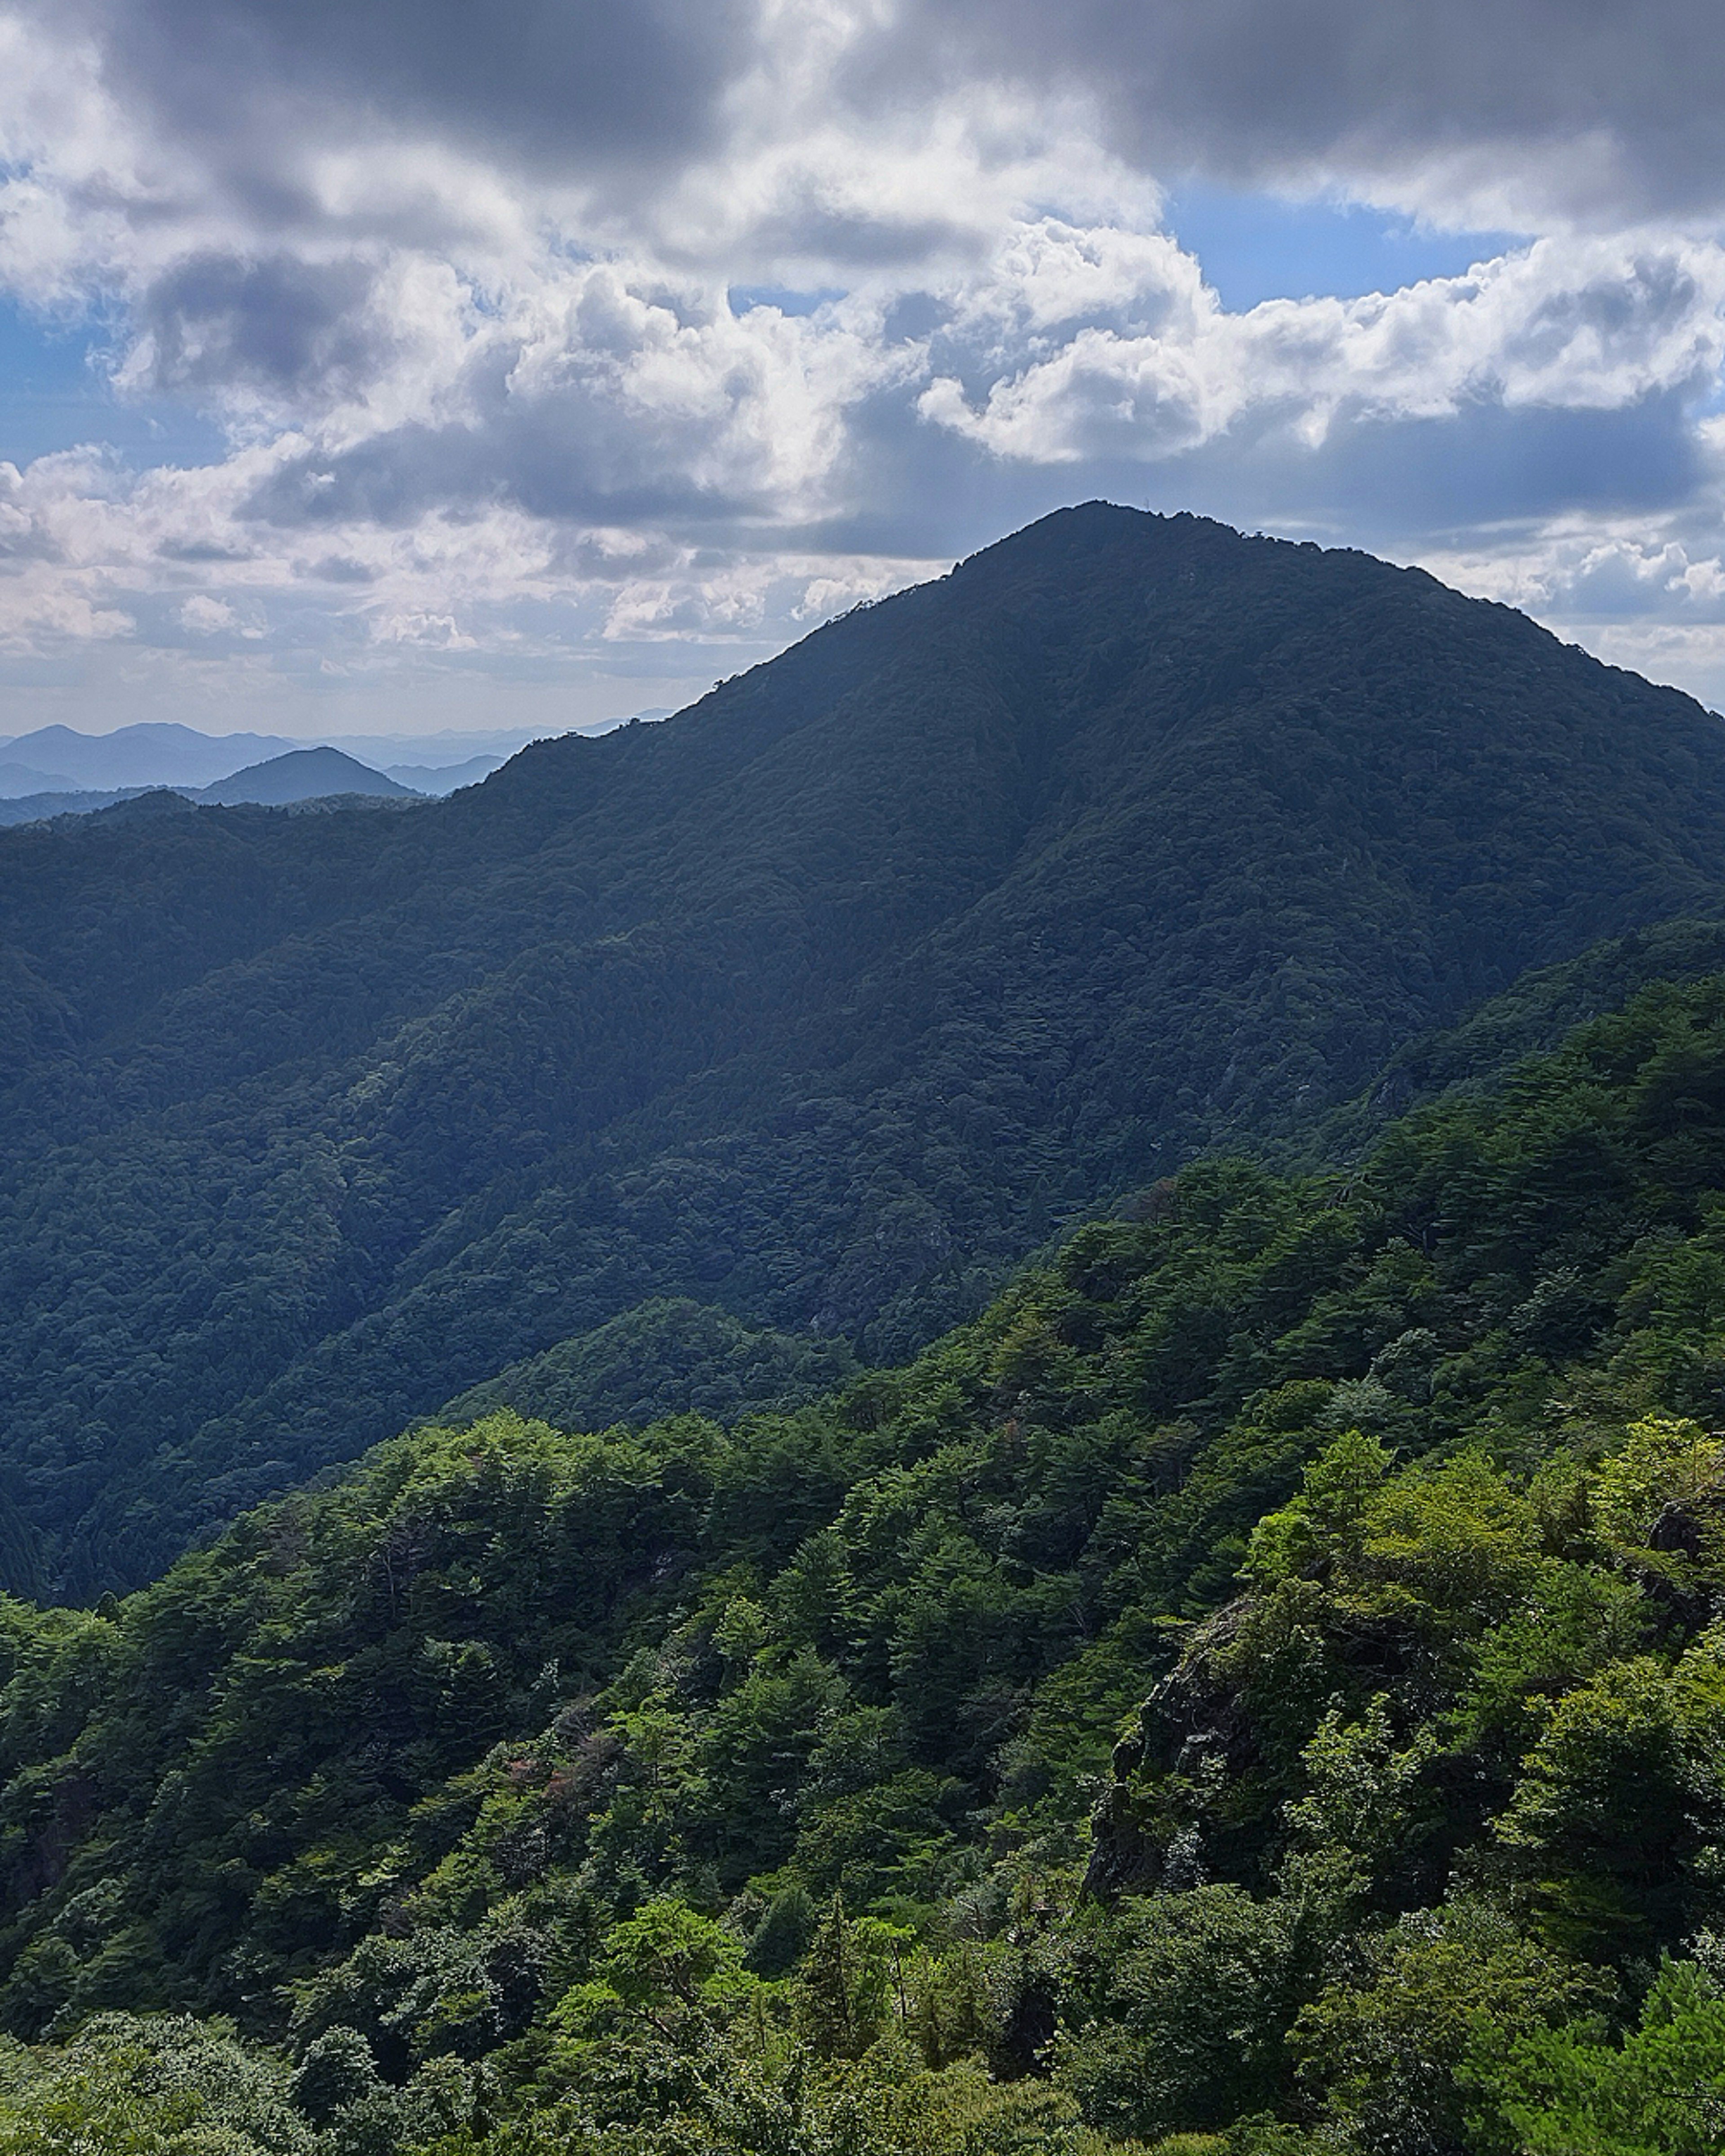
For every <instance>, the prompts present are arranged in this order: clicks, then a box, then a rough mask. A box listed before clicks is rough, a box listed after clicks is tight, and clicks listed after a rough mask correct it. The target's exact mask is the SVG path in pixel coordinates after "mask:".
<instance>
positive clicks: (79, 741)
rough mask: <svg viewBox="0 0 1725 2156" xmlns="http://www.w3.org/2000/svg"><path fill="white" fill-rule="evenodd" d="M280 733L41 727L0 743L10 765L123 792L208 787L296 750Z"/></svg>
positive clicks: (159, 724) (149, 725) (153, 726)
mask: <svg viewBox="0 0 1725 2156" xmlns="http://www.w3.org/2000/svg"><path fill="white" fill-rule="evenodd" d="M297 746H298V744H297V742H290V741H283V740H281V739H280V737H278V736H276V735H275V734H252V733H238V734H219V735H215V734H202V733H198V731H196V730H195V729H194V728H193V727H191V726H176V725H173V724H172V723H167V722H163V721H157V720H150V721H146V722H144V723H142V724H141V725H138V726H121V727H120V728H118V729H117V730H116V731H115V732H113V733H110V734H80V733H74V731H73V730H72V729H71V727H70V726H41V727H39V728H38V729H37V730H36V731H35V732H33V733H28V734H19V735H18V736H17V737H16V738H15V739H13V740H11V741H3V742H0V750H3V751H4V752H5V754H6V757H7V759H8V762H18V763H23V764H27V765H29V766H32V767H38V768H40V769H41V770H44V771H47V772H52V773H63V774H64V778H61V780H60V781H59V783H61V784H62V785H69V786H75V787H95V788H101V789H104V790H106V791H110V792H111V791H118V790H119V789H120V788H124V787H130V786H208V785H210V784H212V783H213V782H214V781H215V780H217V779H218V778H227V777H228V775H229V774H230V773H233V772H236V771H239V769H241V768H242V767H244V765H247V764H251V763H257V762H261V761H262V760H263V759H264V757H273V756H277V755H280V753H281V752H283V751H284V750H285V749H291V748H295V747H297Z"/></svg>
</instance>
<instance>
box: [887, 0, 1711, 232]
mask: <svg viewBox="0 0 1725 2156" xmlns="http://www.w3.org/2000/svg"><path fill="white" fill-rule="evenodd" d="M852 69H853V74H854V77H855V89H854V93H853V94H854V95H856V96H857V97H858V98H859V100H860V101H861V102H864V103H865V104H866V103H868V102H871V101H873V100H876V99H879V98H880V97H882V96H891V95H894V94H896V95H906V94H909V89H910V85H913V84H915V83H917V82H919V81H923V80H927V79H928V78H929V77H931V76H942V77H950V76H951V75H952V74H954V73H957V74H963V75H965V76H969V77H995V78H1002V79H1005V80H1015V81H1024V82H1032V83H1043V84H1046V83H1054V84H1057V85H1064V86H1065V87H1067V88H1069V89H1070V90H1076V91H1081V92H1082V93H1083V94H1085V95H1088V96H1090V97H1091V98H1093V99H1094V100H1095V101H1096V106H1097V109H1098V110H1099V112H1100V113H1101V115H1103V116H1104V121H1105V124H1106V127H1107V129H1108V132H1109V135H1110V137H1111V140H1112V141H1114V143H1115V144H1116V145H1117V146H1118V147H1119V148H1121V149H1122V151H1124V152H1125V154H1127V155H1128V156H1129V157H1132V158H1133V159H1134V160H1135V161H1137V162H1142V163H1146V164H1148V165H1150V166H1151V167H1155V168H1158V169H1163V170H1180V169H1196V170H1199V171H1203V172H1208V173H1209V175H1211V176H1212V177H1219V178H1224V179H1230V180H1233V181H1235V182H1242V183H1247V184H1266V183H1268V184H1272V185H1282V186H1293V187H1323V186H1327V185H1334V184H1336V183H1337V182H1341V183H1342V184H1343V185H1346V186H1348V187H1351V188H1354V189H1364V190H1366V191H1368V192H1370V193H1373V194H1374V195H1375V196H1376V197H1378V198H1381V199H1390V200H1396V201H1401V202H1407V203H1412V204H1413V205H1414V206H1416V207H1419V208H1425V209H1428V210H1432V211H1436V212H1439V213H1445V214H1448V215H1450V216H1452V217H1455V218H1456V219H1457V220H1458V221H1461V222H1471V223H1476V224H1485V225H1499V226H1502V225H1505V224H1507V225H1509V226H1512V227H1514V226H1517V225H1518V224H1522V223H1523V222H1524V221H1525V222H1527V223H1531V224H1533V225H1535V226H1538V225H1539V224H1542V223H1545V222H1547V221H1548V220H1550V219H1553V218H1561V219H1572V218H1573V219H1575V220H1579V221H1580V222H1582V223H1589V224H1594V225H1599V224H1604V225H1606V226H1612V225H1616V226H1621V225H1623V224H1625V223H1640V222H1641V221H1642V220H1644V219H1645V218H1651V217H1659V216H1676V217H1692V216H1701V217H1703V218H1713V217H1716V216H1717V214H1718V213H1719V212H1720V210H1721V208H1725V35H1722V28H1721V23H1720V19H1719V16H1718V13H1717V9H1716V8H1713V7H1712V6H1711V5H1709V4H1707V0H1643V4H1641V5H1639V6H1636V7H1635V8H1622V7H1609V6H1601V5H1597V4H1578V0H1508V4H1504V0H1443V4H1442V5H1433V4H1432V0H1066V4H1063V5H1062V6H1060V7H1059V8H1050V7H1047V6H1045V5H1044V4H1043V0H913V4H910V5H907V6H906V7H905V8H903V9H902V10H901V12H900V13H899V14H898V16H897V18H896V22H895V23H894V24H893V26H892V28H891V32H890V33H888V34H887V35H886V36H885V37H883V38H880V40H878V41H877V42H875V43H874V44H870V45H869V46H868V47H866V48H865V49H861V50H860V51H859V52H858V53H857V54H855V57H854V59H853V61H852Z"/></svg>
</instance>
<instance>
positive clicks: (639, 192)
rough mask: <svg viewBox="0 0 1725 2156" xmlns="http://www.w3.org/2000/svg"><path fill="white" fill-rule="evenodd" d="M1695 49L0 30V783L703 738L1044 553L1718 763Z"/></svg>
mask: <svg viewBox="0 0 1725 2156" xmlns="http://www.w3.org/2000/svg"><path fill="white" fill-rule="evenodd" d="M1722 367H1725V16H1722V15H1721V14H1720V13H1719V11H1718V9H1717V7H1716V6H1714V5H1713V4H1712V0H1707V4H1702V0H1642V4H1640V5H1639V6H1638V7H1636V8H1634V9H1630V8H1625V7H1624V6H1623V5H1622V4H1621V0H1491V4H1490V5H1486V4H1485V0H1062V4H1061V5H1060V6H1059V7H1057V8H1056V7H1050V6H1049V5H1048V4H1047V0H488V3H487V5H486V6H485V7H484V8H478V7H475V6H474V5H472V4H471V0H0V736H8V735H17V734H20V733H23V732H25V731H29V730H30V729H32V728H33V727H35V726H43V725H47V724H51V723H54V722H62V723H65V724H69V725H72V726H78V727H80V728H82V729H84V730H86V731H105V730H106V729H108V728H110V727H113V726H120V725H122V724H126V723H129V722H131V721H136V720H140V719H164V718H172V719H177V720H180V721H184V722H186V723H188V724H191V725H193V726H200V727H203V729H205V730H206V731H228V730H230V729H234V728H239V727H249V728H253V729H256V730H259V731H273V732H277V733H283V734H286V735H289V736H291V737H296V738H316V737H321V736H324V735H328V734H341V735H350V736H351V735H355V734H359V733H367V734H390V733H403V734H407V733H411V734H414V735H424V734H426V733H429V732H432V731H436V730H439V729H440V728H453V729H462V730H469V731H471V730H475V729H480V730H483V729H484V728H485V727H487V726H495V727H497V728H500V729H502V728H509V729H516V730H521V729H534V728H538V729H542V730H544V731H555V730H557V729H560V728H562V727H563V726H575V725H590V724H593V723H595V722H598V721H603V720H606V719H610V718H614V717H616V716H619V715H622V714H624V713H627V712H629V711H634V710H637V709H640V708H642V707H644V706H654V707H663V706H677V705H680V704H681V703H683V702H685V701H689V700H690V699H691V698H692V697H694V696H697V695H699V694H700V693H701V692H702V691H703V690H706V688H708V687H709V686H710V685H711V683H712V682H713V681H714V680H717V679H719V678H721V677H723V676H726V675H731V674H734V673H737V672H738V671H740V670H742V669H743V668H744V667H747V666H748V665H753V664H754V663H756V662H757V660H761V659H762V658H765V657H767V656H768V655H770V654H772V653H773V652H774V651H776V650H778V649H782V648H783V646H784V645H785V644H788V643H790V642H793V641H794V640H795V639H797V638H798V636H801V635H803V634H805V633H806V632H807V631H808V630H809V629H811V628H813V627H814V626H815V625H816V624H818V623H819V622H820V621H822V620H824V619H828V618H829V617H830V616H831V615H832V614H834V613H837V612H839V611H842V610H843V609H844V608H847V607H849V606H851V605H854V604H855V603H857V602H859V601H860V600H864V599H868V598H874V597H877V596H879V595H880V594H881V593H885V592H886V591H889V590H891V589H894V588H898V587H900V586H901V585H903V584H906V583H912V582H915V581H917V580H919V579H921V578H923V577H929V576H934V575H938V574H940V573H942V572H943V571H944V570H946V569H947V567H949V566H950V565H951V563H952V562H953V561H954V560H955V559H956V558H958V557H962V556H963V555H965V554H967V553H969V552H973V551H975V550H976V549H977V548H978V547H982V546H985V545H987V544H988V543H989V542H991V541H992V540H993V539H996V538H998V537H999V536H1003V535H1004V533H1006V532H1007V531H1011V530H1013V529H1014V528H1016V527H1017V526H1019V525H1022V524H1024V523H1026V522H1028V521H1030V520H1031V519H1032V518H1033V517H1034V516H1039V515H1040V514H1042V513H1044V512H1045V511H1048V510H1050V509H1052V508H1055V507H1057V506H1060V505H1061V504H1063V503H1066V502H1071V501H1076V500H1086V499H1089V498H1091V497H1094V496H1098V495H1100V496H1103V497H1106V498H1107V499H1110V500H1117V501H1122V502H1129V503H1132V504H1135V505H1137V506H1145V507H1150V508H1155V509H1160V510H1167V511H1173V510H1178V509H1194V510H1197V511H1202V512H1204V513H1205V514H1208V515H1212V516H1219V517H1222V518H1224V519H1225V520H1226V521H1229V522H1230V523H1232V524H1235V525H1236V526H1240V527H1241V528H1243V529H1245V530H1249V531H1255V530H1263V531H1275V532H1279V533H1283V534H1286V535H1287V536H1291V537H1296V538H1315V539H1317V540H1319V541H1321V542H1324V543H1326V544H1338V545H1349V546H1358V547H1366V548H1368V549H1370V550H1371V551H1372V552H1375V553H1379V554H1383V555H1385V556H1387V557H1389V558H1391V559H1393V560H1396V561H1401V562H1420V563H1422V564H1423V565H1425V567H1428V568H1430V569H1431V570H1432V571H1433V572H1435V573H1436V574H1437V575H1439V576H1440V577H1444V578H1445V580H1446V581H1448V582H1450V583H1454V584H1456V585H1458V586H1460V587H1461V588H1462V589H1464V590H1466V591H1469V592H1472V593H1478V594H1481V595H1482V596H1486V597H1490V598H1500V599H1503V600H1506V601H1508V602H1509V603H1512V604H1515V605H1517V606H1520V607H1522V608H1526V609H1527V611H1528V612H1529V613H1532V614H1533V615H1535V616H1536V617H1537V618H1538V619H1539V620H1541V621H1543V622H1544V623H1546V624H1548V626H1549V627H1551V628H1552V629H1554V630H1555V631H1556V632H1557V633H1558V634H1559V635H1561V636H1563V637H1565V638H1566V639H1570V640H1573V641H1575V642H1579V643H1581V644H1584V645H1586V646H1587V647H1588V648H1589V649H1591V650H1593V651H1595V652H1597V653H1599V654H1600V655H1601V656H1602V657H1604V658H1606V659H1609V660H1613V661H1614V662H1616V663H1619V664H1621V665H1630V666H1633V667H1635V668H1636V669H1637V670H1640V671H1642V672H1645V673H1647V674H1649V675H1652V676H1653V677H1654V678H1655V679H1656V680H1666V681H1671V682H1675V683H1676V684H1677V685H1679V686H1681V687H1682V688H1686V689H1687V690H1691V691H1692V693H1694V694H1695V695H1697V696H1700V697H1702V699H1703V700H1704V701H1707V702H1708V703H1710V704H1712V705H1714V706H1725V382H1722Z"/></svg>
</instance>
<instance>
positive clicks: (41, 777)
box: [0, 762, 74, 800]
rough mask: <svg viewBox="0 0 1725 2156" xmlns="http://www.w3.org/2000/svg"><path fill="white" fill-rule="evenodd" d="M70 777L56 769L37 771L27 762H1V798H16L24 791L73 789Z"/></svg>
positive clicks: (60, 791) (49, 791) (66, 790)
mask: <svg viewBox="0 0 1725 2156" xmlns="http://www.w3.org/2000/svg"><path fill="white" fill-rule="evenodd" d="M73 790H74V789H73V787H72V782H71V780H70V779H69V778H63V777H62V776H61V775H60V773H58V772H54V771H37V770H34V769H33V768H32V767H31V766H30V765H28V764H27V763H9V762H7V763H0V800H14V799H16V798H17V797H18V795H19V794H22V793H69V792H71V791H73Z"/></svg>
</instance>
